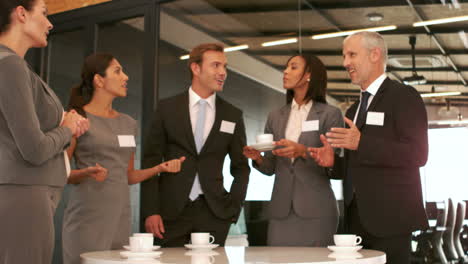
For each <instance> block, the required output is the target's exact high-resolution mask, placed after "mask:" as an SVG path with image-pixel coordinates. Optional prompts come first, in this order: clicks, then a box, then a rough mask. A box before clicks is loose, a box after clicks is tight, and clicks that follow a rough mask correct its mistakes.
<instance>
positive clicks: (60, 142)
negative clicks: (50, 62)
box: [0, 0, 88, 264]
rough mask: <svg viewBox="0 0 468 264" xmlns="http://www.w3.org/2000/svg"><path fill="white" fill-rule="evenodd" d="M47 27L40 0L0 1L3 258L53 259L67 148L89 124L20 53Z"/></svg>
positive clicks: (41, 42)
mask: <svg viewBox="0 0 468 264" xmlns="http://www.w3.org/2000/svg"><path fill="white" fill-rule="evenodd" d="M51 29H52V24H51V23H50V22H49V20H48V19H47V7H46V6H45V3H44V1H43V0H30V1H28V0H23V1H20V0H8V1H5V0H2V1H0V171H1V174H0V215H1V218H2V220H1V224H0V234H1V236H0V263H35V264H43V263H44V264H45V263H47V264H49V263H50V262H51V259H52V250H53V248H54V226H53V215H54V212H55V208H56V206H57V203H58V201H59V199H60V194H61V191H62V187H63V186H64V184H65V182H66V179H67V167H68V166H69V164H68V160H67V159H66V155H65V152H64V150H65V149H66V148H67V146H68V144H69V143H70V139H71V137H72V135H73V134H75V135H76V136H80V135H81V134H82V133H84V132H85V131H86V130H87V128H88V123H87V120H86V119H84V118H82V117H81V116H80V115H78V114H77V113H76V112H70V113H65V112H64V111H63V107H62V105H61V103H60V101H59V99H58V98H57V96H56V95H55V94H54V92H53V91H52V89H50V87H49V86H48V85H47V84H46V83H45V82H44V81H42V80H41V78H40V77H39V76H37V75H36V74H35V73H34V72H32V71H31V70H30V68H29V66H28V64H27V63H26V61H25V60H24V59H23V58H24V55H25V54H26V52H27V51H28V49H29V48H32V47H45V46H46V45H47V35H48V32H49V30H51Z"/></svg>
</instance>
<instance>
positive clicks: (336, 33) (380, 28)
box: [310, 25, 397, 39]
mask: <svg viewBox="0 0 468 264" xmlns="http://www.w3.org/2000/svg"><path fill="white" fill-rule="evenodd" d="M396 28H397V27H396V26H395V25H392V26H385V27H373V28H363V29H356V30H349V31H340V32H335V33H326V34H318V35H313V36H312V37H310V38H311V39H324V38H334V37H342V36H348V35H351V34H354V33H357V32H361V31H374V32H378V31H386V30H394V29H396Z"/></svg>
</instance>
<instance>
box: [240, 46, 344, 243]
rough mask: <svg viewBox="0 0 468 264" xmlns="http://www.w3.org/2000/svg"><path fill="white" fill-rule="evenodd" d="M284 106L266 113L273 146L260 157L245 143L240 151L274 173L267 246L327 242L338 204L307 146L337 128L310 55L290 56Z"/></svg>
mask: <svg viewBox="0 0 468 264" xmlns="http://www.w3.org/2000/svg"><path fill="white" fill-rule="evenodd" d="M283 86H284V88H285V89H286V90H287V91H286V105H284V106H282V107H281V108H279V109H277V110H274V111H273V112H271V113H270V114H269V116H268V121H267V123H266V125H265V133H266V134H273V140H274V141H275V143H274V144H275V145H276V146H277V148H276V149H275V150H273V151H268V152H266V153H265V155H264V156H262V155H261V154H260V151H258V150H256V149H254V148H252V147H249V146H246V147H244V155H245V156H246V157H247V158H250V159H252V161H253V162H252V163H253V166H254V167H255V168H256V169H257V170H259V171H260V172H262V173H264V174H266V175H270V176H271V175H273V174H275V175H276V178H275V183H274V187H273V193H272V197H271V203H270V208H269V216H270V220H269V225H268V245H269V246H327V245H330V244H332V243H333V234H335V233H336V230H337V227H338V207H337V203H336V199H335V196H334V194H333V191H332V188H331V184H330V178H329V176H328V175H327V170H326V168H323V167H321V166H319V165H318V164H317V163H316V162H315V161H314V160H313V159H312V158H311V157H310V156H309V155H307V151H306V148H307V147H312V146H316V147H319V146H321V145H322V144H323V143H322V141H321V138H320V135H321V134H325V133H326V132H327V131H329V129H330V128H332V127H342V126H343V117H342V115H341V112H340V110H339V109H338V108H336V107H333V106H330V105H328V104H327V102H326V99H325V98H326V87H327V73H326V69H325V66H324V65H323V63H322V62H321V61H320V60H319V59H318V58H317V57H315V56H312V55H305V54H302V55H297V56H293V57H291V58H290V59H289V60H288V62H287V65H286V69H285V70H284V76H283Z"/></svg>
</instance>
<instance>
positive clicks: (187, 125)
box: [180, 92, 197, 154]
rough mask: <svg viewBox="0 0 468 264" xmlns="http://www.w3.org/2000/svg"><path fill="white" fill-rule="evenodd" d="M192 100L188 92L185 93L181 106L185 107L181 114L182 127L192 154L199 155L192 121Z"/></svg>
mask: <svg viewBox="0 0 468 264" xmlns="http://www.w3.org/2000/svg"><path fill="white" fill-rule="evenodd" d="M189 102H190V100H189V94H188V92H185V93H184V94H183V96H182V97H181V102H180V104H181V105H182V106H183V107H182V111H181V112H180V114H181V116H180V120H181V121H182V127H183V129H184V130H185V136H186V137H187V142H188V143H189V146H188V147H189V148H190V150H191V151H192V153H194V154H197V147H196V145H195V137H194V135H193V129H192V122H191V120H190V103H189Z"/></svg>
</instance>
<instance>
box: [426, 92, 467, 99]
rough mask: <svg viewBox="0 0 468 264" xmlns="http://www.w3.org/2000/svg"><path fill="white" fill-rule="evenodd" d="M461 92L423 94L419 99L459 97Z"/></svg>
mask: <svg viewBox="0 0 468 264" xmlns="http://www.w3.org/2000/svg"><path fill="white" fill-rule="evenodd" d="M460 94H461V92H440V93H423V94H421V97H423V98H424V97H441V96H454V95H460Z"/></svg>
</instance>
